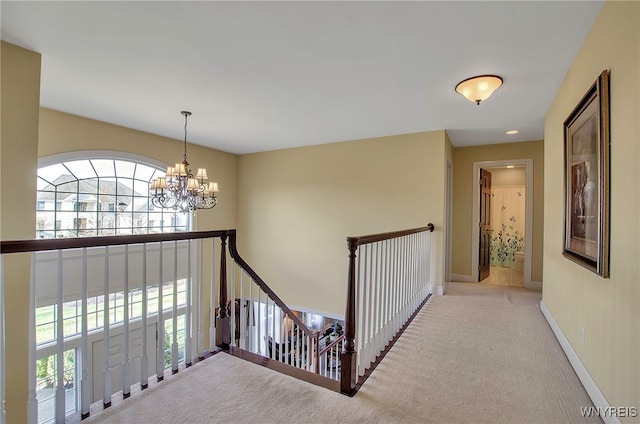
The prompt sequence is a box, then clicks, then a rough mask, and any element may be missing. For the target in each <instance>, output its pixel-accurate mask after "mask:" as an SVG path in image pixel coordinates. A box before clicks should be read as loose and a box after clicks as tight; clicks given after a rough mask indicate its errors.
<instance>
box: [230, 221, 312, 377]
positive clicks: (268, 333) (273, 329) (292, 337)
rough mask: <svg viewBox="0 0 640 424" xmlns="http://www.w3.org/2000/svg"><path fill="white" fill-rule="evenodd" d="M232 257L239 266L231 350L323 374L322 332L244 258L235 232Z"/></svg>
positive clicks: (234, 283) (233, 284)
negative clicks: (287, 301)
mask: <svg viewBox="0 0 640 424" xmlns="http://www.w3.org/2000/svg"><path fill="white" fill-rule="evenodd" d="M229 253H230V256H231V258H233V260H234V264H235V266H234V267H233V268H232V276H231V278H230V284H231V292H232V293H234V299H235V300H234V301H233V302H230V328H231V329H235V331H234V337H233V338H232V339H231V337H230V339H231V340H230V344H231V346H232V347H233V348H239V349H242V350H244V351H247V352H251V353H254V354H257V355H260V356H263V357H266V358H269V359H271V360H274V361H278V362H282V363H285V364H287V365H291V366H293V367H296V368H300V369H303V370H305V371H309V372H312V373H316V374H318V373H320V361H321V359H322V356H321V355H319V353H320V352H319V339H320V332H319V331H317V330H313V329H310V328H309V326H308V325H306V324H305V322H304V318H305V314H304V313H297V312H293V311H292V310H291V309H290V308H289V307H288V306H287V305H286V304H285V303H284V302H283V301H282V299H281V298H280V297H279V296H278V295H277V294H276V293H275V292H274V291H273V290H272V289H271V288H270V287H269V286H268V285H267V284H266V283H265V281H264V280H263V279H262V278H261V277H260V276H259V275H258V274H257V273H256V272H255V271H254V270H253V268H251V266H249V264H248V263H247V262H246V261H245V260H244V259H243V258H242V257H241V256H240V254H239V253H238V250H237V245H236V232H235V230H232V231H229ZM236 272H238V273H239V275H238V274H236ZM221 293H222V289H221ZM221 302H222V296H221Z"/></svg>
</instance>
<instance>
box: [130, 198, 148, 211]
mask: <svg viewBox="0 0 640 424" xmlns="http://www.w3.org/2000/svg"><path fill="white" fill-rule="evenodd" d="M147 210H149V198H148V197H134V198H133V211H134V212H146V211H147Z"/></svg>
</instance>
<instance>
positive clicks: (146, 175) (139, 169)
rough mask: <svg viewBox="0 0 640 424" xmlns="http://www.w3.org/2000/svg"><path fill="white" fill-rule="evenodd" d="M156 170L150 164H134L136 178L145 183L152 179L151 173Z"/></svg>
mask: <svg viewBox="0 0 640 424" xmlns="http://www.w3.org/2000/svg"><path fill="white" fill-rule="evenodd" d="M155 171H156V170H155V169H154V168H151V167H150V166H147V165H143V164H141V163H139V164H138V165H137V166H136V175H135V177H136V179H138V180H142V181H146V182H147V183H148V182H149V181H151V180H152V179H153V173H154V172H155Z"/></svg>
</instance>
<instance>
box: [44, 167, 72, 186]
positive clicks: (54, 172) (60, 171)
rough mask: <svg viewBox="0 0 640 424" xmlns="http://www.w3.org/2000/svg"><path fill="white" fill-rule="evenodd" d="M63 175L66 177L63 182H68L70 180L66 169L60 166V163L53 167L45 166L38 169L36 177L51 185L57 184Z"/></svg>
mask: <svg viewBox="0 0 640 424" xmlns="http://www.w3.org/2000/svg"><path fill="white" fill-rule="evenodd" d="M63 175H67V177H66V179H65V180H63V181H69V179H70V178H72V177H71V176H70V175H69V172H68V171H67V169H66V168H65V167H64V166H62V164H61V163H56V164H55V165H51V166H45V167H43V168H40V169H38V176H39V177H40V178H43V179H44V180H46V181H48V182H50V183H52V184H58V182H59V181H58V179H59V178H60V177H61V176H63Z"/></svg>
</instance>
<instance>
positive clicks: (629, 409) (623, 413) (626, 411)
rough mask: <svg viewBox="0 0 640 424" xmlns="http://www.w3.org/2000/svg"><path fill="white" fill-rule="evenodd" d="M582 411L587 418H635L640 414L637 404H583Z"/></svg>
mask: <svg viewBox="0 0 640 424" xmlns="http://www.w3.org/2000/svg"><path fill="white" fill-rule="evenodd" d="M580 413H581V414H582V416H583V417H585V418H587V417H600V418H610V417H618V418H635V417H637V416H638V408H637V407H635V406H607V407H602V406H581V407H580Z"/></svg>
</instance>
